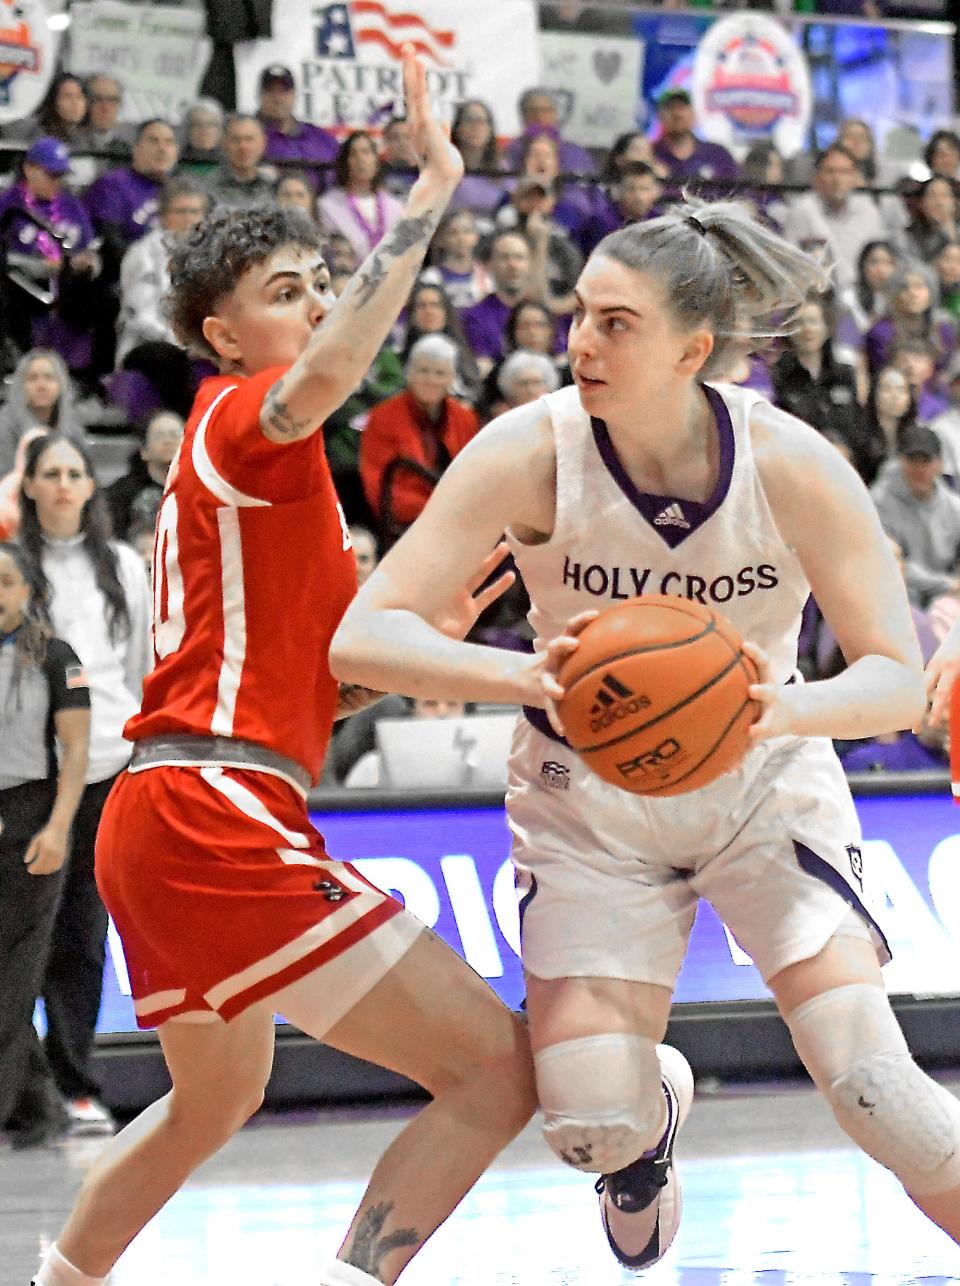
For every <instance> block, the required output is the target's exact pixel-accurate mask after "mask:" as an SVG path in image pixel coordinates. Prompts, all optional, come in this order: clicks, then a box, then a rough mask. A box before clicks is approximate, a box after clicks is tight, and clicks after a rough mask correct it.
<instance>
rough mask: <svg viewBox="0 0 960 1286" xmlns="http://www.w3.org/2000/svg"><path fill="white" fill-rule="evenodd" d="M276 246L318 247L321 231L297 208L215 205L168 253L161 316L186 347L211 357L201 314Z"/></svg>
mask: <svg viewBox="0 0 960 1286" xmlns="http://www.w3.org/2000/svg"><path fill="white" fill-rule="evenodd" d="M282 246H301V247H302V248H303V249H304V250H321V249H322V248H323V236H322V234H321V233H320V231H319V229H318V228H317V227H316V225H315V224H313V223H311V222H310V220H309V219H308V218H307V216H306V215H305V214H304V212H303V211H302V210H292V209H289V208H286V207H278V206H269V207H267V208H266V209H263V210H217V211H214V213H213V214H212V215H211V216H210V217H209V218H207V219H204V220H203V222H202V223H199V224H198V225H197V226H196V227H195V228H194V229H193V231H192V232H191V233H190V234H189V236H187V238H186V239H185V240H184V241H181V242H179V243H178V244H177V245H176V246H175V247H174V249H173V251H172V252H171V255H170V295H169V297H168V302H167V316H168V318H169V321H170V325H171V326H172V328H173V331H174V334H175V335H176V336H177V338H178V339H179V340H180V342H181V343H182V344H184V345H185V346H186V347H187V348H189V349H192V350H193V351H194V352H196V353H199V354H200V355H202V356H203V357H208V358H209V357H212V358H213V359H214V361H216V360H217V354H216V353H215V352H214V351H213V350H212V349H211V347H210V345H209V344H208V343H207V341H206V339H205V338H204V334H203V323H204V320H205V318H207V317H209V316H210V315H211V314H212V313H213V312H215V311H216V308H217V305H218V304H219V303H220V302H221V300H223V299H224V298H225V297H226V296H227V295H229V294H230V292H231V291H232V290H233V289H235V287H236V285H237V282H238V281H239V280H240V278H241V277H242V276H243V274H244V273H245V272H247V271H248V269H250V268H252V267H254V265H256V264H261V263H263V261H264V260H265V259H269V257H270V256H271V255H272V254H275V253H276V251H277V250H279V249H280V248H281V247H282Z"/></svg>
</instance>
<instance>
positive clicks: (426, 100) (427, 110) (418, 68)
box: [401, 45, 463, 188]
mask: <svg viewBox="0 0 960 1286" xmlns="http://www.w3.org/2000/svg"><path fill="white" fill-rule="evenodd" d="M401 58H402V61H403V94H404V99H405V101H406V112H407V123H408V125H409V126H410V142H411V143H412V145H413V147H414V150H415V151H416V153H417V160H418V162H419V165H420V174H421V176H422V177H424V178H432V179H436V180H437V181H438V182H440V183H443V184H445V185H447V186H449V187H451V188H453V187H456V185H457V184H458V183H459V182H460V179H461V178H462V177H463V157H462V156H461V155H460V153H459V152H458V151H457V149H456V148H455V147H454V145H453V144H452V143H451V142H450V135H449V133H448V132H447V130H446V129H444V127H443V126H442V125H441V124H440V122H439V120H438V119H437V117H436V115H435V114H434V110H433V105H432V104H431V102H430V95H429V94H428V92H427V70H426V68H425V67H424V65H423V63H422V62H421V61H420V59H419V58H418V57H417V54H416V52H415V50H414V48H413V45H404V46H403V47H402V49H401Z"/></svg>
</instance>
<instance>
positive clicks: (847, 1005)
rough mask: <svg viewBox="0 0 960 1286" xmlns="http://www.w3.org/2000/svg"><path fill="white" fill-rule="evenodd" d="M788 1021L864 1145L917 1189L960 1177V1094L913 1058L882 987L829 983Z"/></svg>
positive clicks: (843, 1122)
mask: <svg viewBox="0 0 960 1286" xmlns="http://www.w3.org/2000/svg"><path fill="white" fill-rule="evenodd" d="M787 1025H788V1027H789V1028H790V1034H791V1035H792V1036H793V1041H794V1044H795V1045H796V1047H797V1053H798V1054H799V1055H800V1057H801V1058H802V1059H803V1062H804V1064H805V1065H806V1068H807V1070H808V1071H809V1073H810V1075H811V1076H812V1077H813V1080H814V1081H815V1083H816V1085H817V1087H818V1088H819V1089H820V1090H821V1091H822V1093H823V1094H824V1095H825V1096H826V1098H827V1100H828V1101H829V1103H830V1106H831V1107H832V1108H833V1112H834V1115H835V1116H836V1118H837V1121H838V1123H839V1124H840V1126H841V1127H842V1128H843V1129H844V1130H845V1131H846V1133H847V1134H849V1136H850V1137H851V1138H852V1139H853V1140H854V1142H856V1143H858V1144H859V1145H860V1147H862V1148H863V1150H864V1152H866V1153H868V1154H869V1155H870V1156H872V1157H873V1158H874V1160H875V1161H879V1162H880V1164H881V1165H883V1166H886V1167H887V1169H888V1170H892V1171H893V1173H894V1174H895V1175H896V1176H897V1178H898V1179H899V1180H900V1181H901V1183H902V1184H903V1186H904V1187H905V1188H906V1190H907V1191H908V1192H909V1193H910V1194H911V1195H913V1196H932V1195H935V1194H937V1193H940V1192H946V1191H947V1190H948V1189H949V1188H953V1187H955V1186H956V1185H957V1184H960V1102H958V1101H957V1100H956V1099H955V1098H954V1096H953V1095H952V1094H950V1093H949V1092H948V1091H947V1090H945V1089H944V1088H943V1086H941V1085H938V1084H937V1082H936V1081H934V1080H931V1079H930V1077H929V1076H927V1075H925V1074H924V1073H923V1072H922V1071H921V1070H920V1068H919V1067H917V1065H916V1063H914V1061H913V1059H912V1058H911V1056H910V1050H909V1049H908V1047H907V1042H906V1041H905V1040H904V1037H903V1033H902V1032H901V1030H900V1027H899V1025H898V1024H897V1020H896V1018H895V1017H894V1015H893V1011H892V1010H891V1008H890V1004H889V1002H888V1000H887V997H886V995H885V994H884V992H883V991H881V989H880V988H879V987H873V986H869V985H868V984H865V983H864V984H860V983H855V984H851V985H850V986H846V987H837V988H835V989H834V990H832V991H825V992H823V994H822V995H819V996H815V997H814V998H813V999H812V1000H808V1001H807V1002H806V1003H805V1004H803V1005H800V1007H799V1008H798V1009H795V1010H794V1011H793V1013H792V1014H791V1015H790V1017H789V1018H788V1019H787Z"/></svg>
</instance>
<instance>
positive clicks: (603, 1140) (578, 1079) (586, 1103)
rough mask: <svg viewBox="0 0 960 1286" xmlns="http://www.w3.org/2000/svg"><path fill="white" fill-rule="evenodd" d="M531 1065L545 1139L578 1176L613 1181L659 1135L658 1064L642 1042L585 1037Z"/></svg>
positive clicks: (621, 1036) (662, 1106) (552, 1048)
mask: <svg viewBox="0 0 960 1286" xmlns="http://www.w3.org/2000/svg"><path fill="white" fill-rule="evenodd" d="M534 1063H535V1065H536V1071H537V1090H538V1093H539V1096H540V1106H541V1107H542V1108H543V1113H544V1117H545V1122H544V1127H543V1133H544V1137H545V1139H546V1140H547V1143H548V1144H549V1145H550V1147H551V1148H552V1149H553V1150H554V1152H556V1154H557V1155H558V1156H559V1157H560V1158H561V1160H563V1161H566V1163H567V1164H568V1165H572V1166H573V1167H574V1168H575V1169H577V1170H589V1171H593V1172H594V1173H599V1174H613V1173H614V1171H616V1170H622V1169H623V1167H624V1166H627V1165H630V1164H631V1163H632V1162H634V1161H636V1159H637V1158H638V1157H639V1156H642V1154H643V1153H644V1152H646V1151H647V1150H648V1149H649V1148H652V1147H653V1146H654V1145H655V1144H656V1142H657V1140H658V1139H659V1138H660V1135H661V1134H662V1133H663V1129H664V1126H665V1124H666V1110H667V1109H666V1102H665V1100H664V1097H663V1090H662V1088H661V1083H660V1062H659V1060H658V1058H657V1052H656V1045H655V1044H654V1043H653V1041H652V1040H649V1039H648V1038H647V1037H646V1036H636V1035H632V1034H628V1033H624V1032H618V1033H611V1034H609V1035H606V1036H583V1037H581V1038H580V1039H578V1040H567V1041H563V1042H562V1043H561V1044H558V1045H548V1046H547V1048H546V1049H542V1050H540V1052H539V1053H538V1054H535V1055H534Z"/></svg>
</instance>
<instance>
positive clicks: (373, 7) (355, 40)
mask: <svg viewBox="0 0 960 1286" xmlns="http://www.w3.org/2000/svg"><path fill="white" fill-rule="evenodd" d="M314 12H315V14H316V22H317V27H316V49H317V57H318V58H355V57H356V56H357V50H358V49H359V50H360V51H361V52H363V50H364V46H368V47H370V46H379V47H380V48H381V49H385V50H386V51H387V53H388V54H389V55H390V56H391V57H392V58H399V57H400V49H401V46H402V45H404V44H411V45H413V47H414V49H416V51H417V53H418V54H420V56H421V57H422V58H424V59H425V60H426V61H427V62H428V63H431V62H432V63H433V64H434V65H435V66H437V67H451V66H452V65H453V64H452V62H451V59H450V53H451V52H452V50H453V47H454V44H455V41H456V36H455V34H454V33H453V31H438V30H435V29H434V28H433V27H431V26H430V24H429V23H427V22H425V21H424V20H423V18H422V17H421V16H420V15H419V14H417V13H412V12H407V13H391V12H390V10H389V9H388V8H387V7H386V5H383V4H380V3H379V2H378V0H350V2H349V3H347V4H328V5H324V6H322V7H321V8H319V9H316V10H315V11H314Z"/></svg>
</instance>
